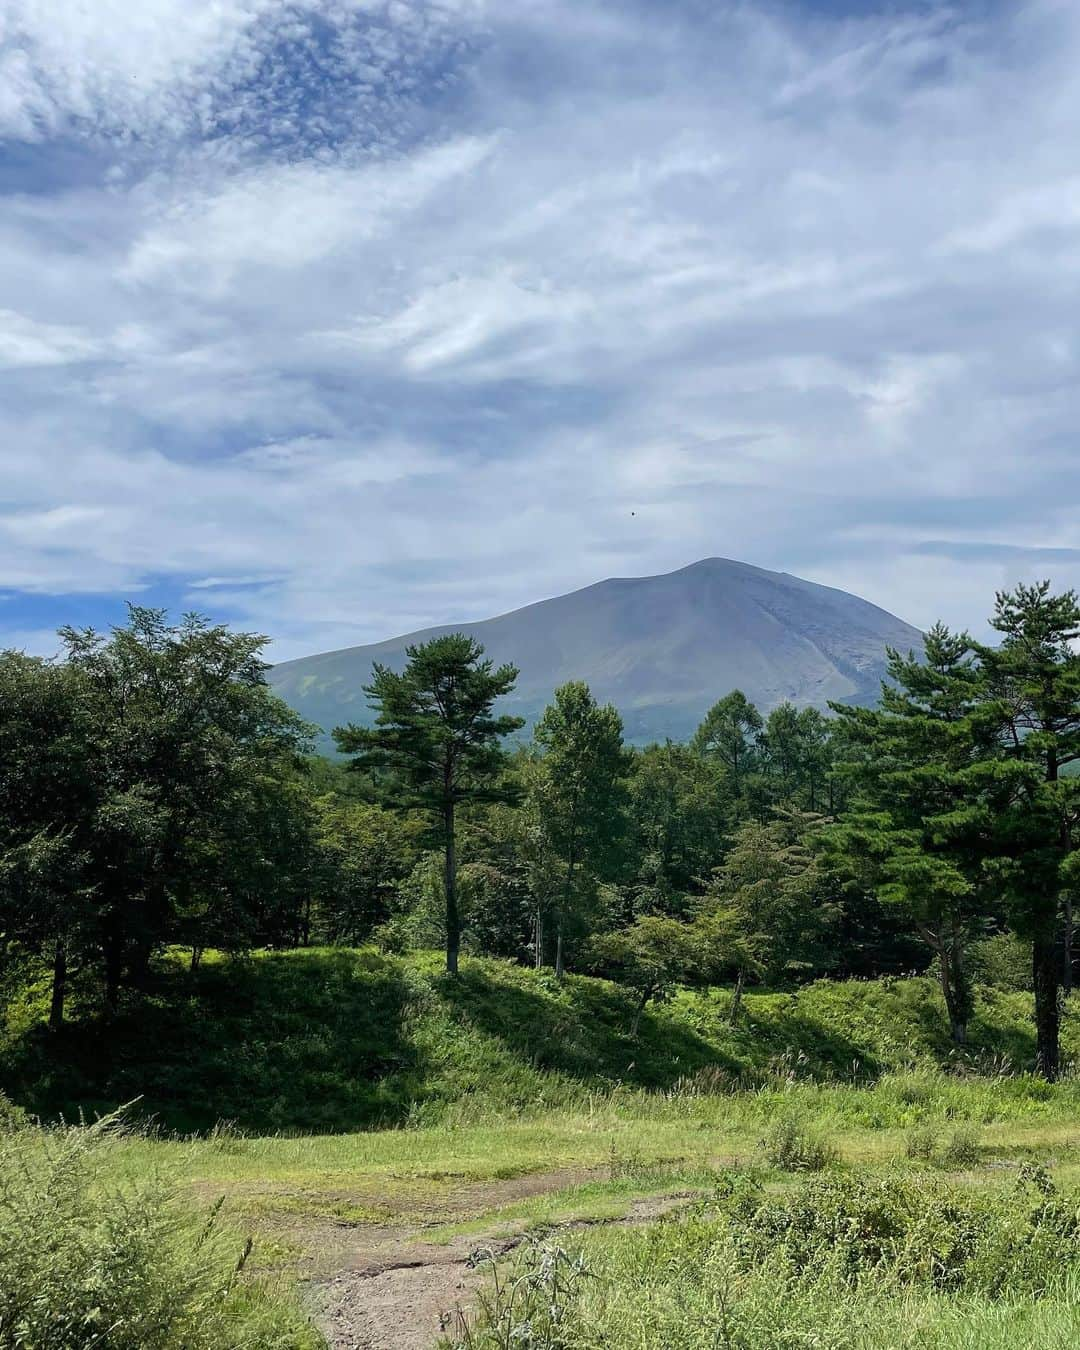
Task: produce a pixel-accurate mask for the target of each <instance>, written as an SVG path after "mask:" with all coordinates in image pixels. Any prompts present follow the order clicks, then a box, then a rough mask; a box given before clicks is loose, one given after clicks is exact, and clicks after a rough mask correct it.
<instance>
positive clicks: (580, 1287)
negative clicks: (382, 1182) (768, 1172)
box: [461, 1169, 1080, 1350]
mask: <svg viewBox="0 0 1080 1350" xmlns="http://www.w3.org/2000/svg"><path fill="white" fill-rule="evenodd" d="M558 1261H560V1262H561V1263H562V1266H563V1268H569V1269H573V1270H574V1271H575V1272H576V1273H577V1278H576V1279H575V1281H574V1283H573V1285H572V1287H570V1288H567V1287H566V1286H565V1283H564V1286H563V1289H562V1291H561V1298H560V1300H559V1303H558V1316H557V1317H556V1318H554V1319H553V1318H551V1317H550V1316H548V1315H547V1314H546V1313H545V1309H544V1299H543V1297H542V1295H543V1293H544V1292H545V1286H544V1285H543V1282H542V1281H537V1280H536V1278H535V1272H537V1271H538V1270H541V1269H543V1268H544V1264H543V1262H542V1261H538V1260H537V1257H536V1255H535V1254H533V1253H531V1252H530V1253H528V1254H527V1255H526V1257H525V1258H524V1265H523V1266H522V1268H521V1269H520V1270H515V1269H514V1268H513V1267H511V1268H510V1269H508V1270H506V1271H504V1272H503V1273H502V1274H501V1276H500V1282H499V1283H498V1284H497V1285H493V1286H490V1287H489V1290H488V1293H487V1296H486V1299H485V1301H484V1303H483V1304H482V1307H481V1310H480V1314H479V1316H478V1318H477V1319H476V1321H475V1323H474V1325H473V1326H472V1327H471V1328H469V1330H468V1333H467V1335H466V1336H464V1337H463V1338H462V1339H461V1343H462V1344H467V1345H468V1346H469V1347H471V1350H502V1347H504V1346H509V1345H517V1344H523V1345H528V1346H531V1347H533V1348H534V1350H598V1347H601V1346H627V1347H645V1346H679V1347H680V1350H718V1347H719V1348H722V1350H774V1348H775V1347H791V1348H794V1347H805V1348H806V1350H810V1347H829V1348H830V1350H871V1347H873V1350H901V1348H904V1350H906V1347H915V1346H919V1347H932V1348H933V1350H968V1348H969V1347H970V1348H971V1350H974V1347H979V1350H1005V1348H1006V1347H1008V1350H1021V1347H1024V1348H1025V1350H1026V1348H1027V1347H1031V1346H1036V1345H1037V1346H1039V1347H1061V1348H1062V1350H1064V1347H1065V1346H1067V1345H1072V1344H1076V1343H1077V1340H1076V1338H1077V1336H1078V1334H1080V1216H1078V1214H1077V1208H1076V1204H1075V1202H1072V1201H1069V1200H1066V1199H1065V1198H1063V1197H1062V1196H1061V1195H1059V1194H1058V1193H1057V1191H1056V1190H1055V1188H1054V1185H1053V1183H1052V1182H1051V1181H1050V1179H1049V1177H1048V1176H1047V1174H1046V1173H1044V1172H1042V1171H1040V1170H1039V1169H1028V1170H1027V1171H1026V1172H1025V1173H1024V1174H1023V1175H1022V1176H1021V1177H1020V1179H1019V1181H1018V1183H1017V1184H1016V1185H1015V1186H1014V1187H1013V1188H1012V1189H1010V1190H1007V1191H1003V1192H994V1193H984V1192H979V1191H976V1190H972V1189H966V1190H965V1189H964V1188H962V1187H959V1186H956V1185H954V1184H952V1183H948V1182H945V1181H943V1180H942V1179H941V1178H939V1177H934V1176H932V1175H928V1174H927V1175H923V1176H921V1177H917V1178H913V1177H912V1176H911V1175H910V1174H908V1175H905V1174H902V1173H897V1174H896V1175H891V1176H880V1175H879V1176H876V1177H858V1176H841V1175H834V1176H831V1177H828V1178H825V1179H817V1180H814V1181H811V1182H808V1183H806V1184H804V1185H801V1186H797V1187H795V1188H794V1189H789V1190H787V1191H785V1192H782V1193H779V1194H777V1193H773V1192H766V1191H763V1190H762V1189H761V1188H760V1187H759V1186H757V1185H756V1184H755V1183H753V1182H750V1181H747V1180H746V1178H745V1177H742V1176H739V1175H737V1174H732V1176H731V1178H730V1179H729V1180H728V1182H727V1183H726V1184H725V1185H724V1186H723V1188H722V1189H721V1191H720V1192H719V1193H718V1195H717V1197H716V1199H715V1200H714V1201H713V1202H711V1203H710V1204H708V1205H703V1206H702V1207H700V1208H699V1209H698V1210H697V1211H696V1212H694V1213H692V1214H691V1215H689V1216H687V1217H683V1218H680V1219H674V1220H668V1221H662V1222H660V1223H657V1224H654V1225H652V1226H650V1227H648V1228H645V1229H641V1230H636V1231H635V1230H631V1229H622V1230H619V1231H614V1230H613V1231H608V1232H607V1233H596V1234H590V1235H587V1236H585V1237H583V1238H582V1239H581V1240H580V1243H579V1244H578V1245H576V1246H575V1247H572V1248H571V1249H570V1250H569V1251H562V1250H561V1249H560V1251H559V1253H558ZM550 1264H551V1262H550V1261H549V1262H548V1265H550ZM510 1290H513V1291H515V1297H514V1299H513V1300H511V1299H509V1298H508V1296H507V1291H510ZM523 1291H524V1292H523ZM534 1292H535V1294H536V1297H533V1296H532V1294H533V1293H534ZM526 1295H528V1297H526Z"/></svg>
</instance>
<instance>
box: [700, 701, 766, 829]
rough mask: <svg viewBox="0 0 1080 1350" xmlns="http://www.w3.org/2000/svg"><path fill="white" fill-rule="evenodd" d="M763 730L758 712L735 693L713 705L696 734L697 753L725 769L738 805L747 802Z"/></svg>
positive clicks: (756, 765) (758, 758)
mask: <svg viewBox="0 0 1080 1350" xmlns="http://www.w3.org/2000/svg"><path fill="white" fill-rule="evenodd" d="M763 727H764V723H763V722H762V719H761V714H760V713H759V712H758V710H757V708H755V707H754V705H753V704H752V703H751V702H750V700H749V699H748V698H747V697H746V695H745V694H744V693H743V692H742V691H741V690H739V689H735V690H733V691H732V693H730V694H728V695H726V697H724V698H722V699H720V701H719V702H718V703H714V704H713V706H712V707H711V708H710V709H709V711H708V712H707V713H706V714H705V719H704V721H703V722H702V723H701V725H700V726H699V727H698V729H697V731H696V732H695V733H694V739H693V741H692V742H691V744H692V746H693V748H694V750H696V751H697V753H698V754H699V755H704V756H705V758H706V759H712V760H715V761H716V762H717V763H718V764H720V765H722V766H723V769H724V771H725V773H726V775H727V777H728V780H729V781H730V783H731V790H732V794H733V796H734V798H735V800H736V802H737V803H741V802H742V801H743V799H744V798H745V796H746V792H747V786H748V782H747V780H748V778H749V776H750V775H751V773H753V772H754V771H755V770H756V769H757V767H758V764H759V760H760V745H759V741H760V737H761V733H762V730H763Z"/></svg>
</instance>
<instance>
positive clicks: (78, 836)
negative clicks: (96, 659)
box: [0, 651, 95, 1030]
mask: <svg viewBox="0 0 1080 1350" xmlns="http://www.w3.org/2000/svg"><path fill="white" fill-rule="evenodd" d="M77 685H78V682H77V680H76V679H75V678H74V675H73V672H72V671H71V670H70V669H68V668H67V667H65V666H63V665H60V664H58V663H54V662H48V661H41V660H38V659H35V658H33V657H28V656H25V655H23V653H21V652H14V651H9V652H3V653H0V934H2V936H3V937H4V938H5V939H7V940H8V941H11V942H14V943H16V944H17V945H18V946H20V947H22V948H23V949H25V950H27V951H30V952H34V953H36V954H38V955H41V956H47V957H48V958H49V959H50V961H51V963H52V971H53V975H52V997H51V1000H50V1014H49V1025H50V1027H51V1028H52V1029H53V1030H59V1028H60V1027H61V1026H62V1025H63V1021H64V1004H65V998H66V993H67V982H68V976H69V966H70V964H71V962H72V960H73V959H80V958H81V957H82V956H83V955H84V954H85V953H86V952H87V951H89V950H91V949H92V948H93V945H94V939H95V925H94V908H93V903H92V883H91V882H90V880H89V878H88V875H87V859H86V857H85V855H84V852H83V849H84V847H85V842H86V837H87V831H86V821H87V819H88V817H89V815H90V813H91V812H92V810H93V801H94V798H93V790H92V785H91V783H90V780H89V769H88V762H87V760H88V755H87V746H88V731H89V728H88V726H87V724H86V721H85V717H84V710H83V703H82V700H81V699H80V697H79V692H78V687H77Z"/></svg>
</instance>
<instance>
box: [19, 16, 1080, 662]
mask: <svg viewBox="0 0 1080 1350" xmlns="http://www.w3.org/2000/svg"><path fill="white" fill-rule="evenodd" d="M1078 59H1080V16H1078V15H1077V14H1076V12H1075V9H1074V7H1072V6H1068V5H1064V4H1059V3H1054V2H1053V0H1028V2H1027V3H1023V4H1020V5H1017V6H1013V7H1009V8H1007V9H1006V8H1000V9H999V8H996V7H982V6H980V7H977V8H976V7H965V6H957V7H953V8H951V9H944V8H935V9H933V10H932V11H928V10H927V9H926V8H925V7H923V6H913V7H912V9H911V12H903V10H898V9H897V8H896V7H894V6H889V7H882V12H880V13H873V12H871V13H866V12H865V10H864V9H863V8H862V7H860V15H858V16H855V17H851V16H846V17H845V16H842V15H841V16H838V15H837V14H836V13H835V12H833V11H832V9H831V7H828V8H826V7H822V6H819V5H817V4H814V5H812V6H811V5H810V4H809V3H808V4H804V5H800V4H795V3H791V4H787V5H784V6H780V5H777V6H775V7H773V6H747V5H742V4H735V3H731V4H705V3H703V0H673V3H672V4H671V5H665V6H663V7H662V8H658V7H657V6H655V5H652V4H645V3H643V2H642V3H636V2H635V0H623V2H621V3H616V0H597V3H594V4H589V5H581V4H579V3H570V2H569V0H565V2H563V0H522V3H520V4H515V5H512V6H502V5H492V4H483V3H480V0H475V2H474V0H423V2H421V0H408V2H406V0H310V2H307V0H304V2H302V3H295V4H285V3H280V2H279V0H222V2H221V3H219V4H215V5H213V6H202V7H200V6H191V5H187V4H184V5H181V4H179V3H178V0H152V2H150V0H148V3H147V4H146V5H143V6H140V7H139V8H138V13H137V14H135V13H133V12H132V13H131V14H130V15H129V13H128V9H124V10H123V11H121V8H120V7H119V6H116V7H115V10H114V9H111V8H110V7H109V6H108V5H107V4H106V3H104V0H102V3H100V4H97V5H95V6H93V7H91V8H90V9H88V8H87V7H86V6H84V5H81V4H77V3H75V0H70V3H67V2H63V3H62V2H61V0H52V2H51V3H50V4H48V5H45V4H44V3H41V2H40V0H10V3H9V4H8V5H7V6H6V7H5V9H4V11H3V17H2V18H0V90H2V91H3V92H2V93H0V137H3V138H6V141H5V142H4V147H3V148H6V149H8V150H9V151H10V152H11V154H10V155H9V157H8V162H9V164H11V165H14V166H15V167H14V168H11V169H9V171H8V172H7V176H6V177H5V178H4V179H3V184H5V185H6V186H5V187H4V189H3V191H2V195H0V295H2V296H3V301H2V303H3V306H4V308H3V311H2V312H0V436H2V438H3V439H2V441H0V444H2V445H3V447H4V448H3V450H2V451H0V455H2V457H3V465H2V466H3V470H4V485H5V486H4V493H3V503H2V509H0V583H2V584H3V585H4V586H5V587H6V588H8V589H9V590H12V591H16V592H19V593H20V594H22V595H23V596H24V597H30V598H31V599H33V598H34V597H38V598H39V599H40V600H41V602H42V603H44V598H46V597H56V596H65V595H66V596H76V595H77V596H81V597H84V598H88V597H95V596H101V597H121V596H124V597H126V596H150V597H153V596H157V595H166V596H168V597H169V598H170V600H171V599H173V598H176V599H178V600H180V601H181V602H182V603H196V604H198V605H199V606H200V607H203V606H205V607H207V608H208V609H210V610H211V611H212V612H213V613H216V614H221V615H224V616H226V617H228V618H230V619H232V620H235V621H236V622H239V623H244V624H250V625H251V626H253V627H256V628H258V629H260V630H262V631H267V632H270V633H272V634H273V635H274V637H275V641H276V646H275V649H274V650H275V652H276V654H278V655H279V656H281V657H285V656H286V655H288V656H292V655H299V654H302V653H304V652H306V651H312V650H318V649H320V648H322V647H329V646H342V645H347V644H348V643H349V642H360V641H369V640H374V639H377V638H379V637H384V636H387V635H389V634H391V633H394V632H400V631H404V630H406V629H409V628H413V627H420V626H422V625H424V624H427V623H432V622H438V621H441V620H453V619H455V618H462V619H464V618H476V617H484V616H485V615H487V614H491V613H494V612H497V611H500V610H504V609H507V608H511V607H513V606H515V605H518V604H522V603H526V602H528V601H530V600H533V599H537V598H539V597H541V596H543V595H545V594H552V593H556V592H558V591H561V590H564V589H568V588H570V587H572V586H576V585H582V584H586V583H588V582H590V581H593V580H596V579H597V578H599V577H601V576H604V575H610V574H622V575H627V574H641V573H648V572H655V571H662V570H667V569H670V568H674V567H677V566H680V565H683V564H685V563H687V562H689V561H692V560H694V559H695V558H698V557H702V556H707V555H710V554H720V555H724V556H729V557H738V558H743V559H745V560H747V561H750V562H755V563H758V564H760V565H764V566H772V567H777V568H780V569H783V570H788V571H792V572H797V573H801V574H803V575H807V576H810V577H812V578H814V579H818V580H821V581H824V582H827V583H829V584H832V585H838V586H842V587H845V588H847V589H850V590H853V591H856V592H858V593H861V594H865V595H866V596H867V597H868V598H869V599H871V600H873V601H875V602H876V603H878V604H881V605H883V606H885V607H886V608H889V609H891V610H893V611H894V612H896V613H899V614H901V615H902V616H903V617H905V618H908V619H910V620H911V621H912V622H915V623H918V624H921V625H925V624H928V623H930V622H931V621H933V619H935V618H936V617H939V616H941V617H944V618H945V619H947V620H948V621H950V622H953V623H956V624H961V625H969V626H977V625H978V623H979V620H980V618H981V616H982V615H983V614H984V613H985V611H986V610H987V609H988V608H989V605H990V603H991V600H992V592H993V590H994V589H995V588H996V587H997V586H999V585H1002V584H1007V583H1008V582H1009V581H1010V580H1011V579H1015V577H1016V576H1020V575H1025V576H1026V575H1028V574H1029V569H1030V568H1033V567H1034V568H1040V567H1041V568H1043V569H1045V570H1048V571H1050V572H1051V574H1052V575H1053V576H1054V577H1055V579H1057V580H1059V581H1060V582H1061V583H1062V584H1068V583H1070V582H1072V581H1077V580H1080V553H1078V550H1080V536H1078V530H1077V526H1076V524H1075V519H1074V517H1075V512H1074V510H1073V503H1074V502H1075V499H1076V494H1077V491H1078V490H1080V462H1078V461H1077V458H1076V454H1075V447H1074V444H1073V434H1074V433H1073V428H1074V427H1075V426H1076V425H1077V422H1078V419H1080V379H1078V375H1080V370H1078V362H1080V333H1078V331H1077V320H1076V314H1077V313H1078V312H1080V310H1078V300H1080V213H1078V212H1077V209H1076V184H1077V182H1078V181H1080V167H1078V165H1077V163H1076V151H1075V124H1076V119H1077V115H1078V114H1080V94H1078V92H1077V89H1076V86H1075V81H1074V80H1073V78H1072V72H1073V70H1074V69H1075V64H1076V61H1077V60H1078ZM1006 109H1007V115H1006V113H1005V111H1004V110H1006ZM86 603H90V601H89V599H87V600H86ZM105 603H106V602H105V601H104V600H103V601H102V604H105ZM50 613H51V610H50ZM3 622H4V615H3V612H2V611H0V627H2V625H3ZM10 622H11V625H12V627H11V630H10V631H12V632H14V631H15V620H11V621H10ZM18 627H19V631H23V630H31V631H32V630H33V628H34V625H33V624H29V625H28V624H27V623H26V622H25V621H24V619H22V618H20V619H19V620H18Z"/></svg>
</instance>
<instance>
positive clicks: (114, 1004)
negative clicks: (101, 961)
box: [105, 937, 124, 1012]
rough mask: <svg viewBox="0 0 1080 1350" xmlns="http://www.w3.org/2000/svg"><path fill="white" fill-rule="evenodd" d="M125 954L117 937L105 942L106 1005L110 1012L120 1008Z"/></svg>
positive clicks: (107, 939)
mask: <svg viewBox="0 0 1080 1350" xmlns="http://www.w3.org/2000/svg"><path fill="white" fill-rule="evenodd" d="M123 967H124V952H123V947H122V946H121V944H120V941H119V939H118V938H116V937H109V938H106V940H105V1005H106V1007H107V1008H108V1009H109V1011H110V1012H116V1010H117V1009H118V1008H119V1006H120V977H121V975H122V974H123Z"/></svg>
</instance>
